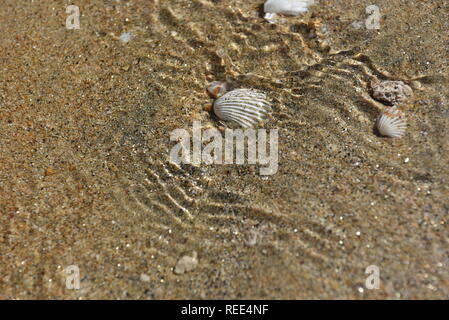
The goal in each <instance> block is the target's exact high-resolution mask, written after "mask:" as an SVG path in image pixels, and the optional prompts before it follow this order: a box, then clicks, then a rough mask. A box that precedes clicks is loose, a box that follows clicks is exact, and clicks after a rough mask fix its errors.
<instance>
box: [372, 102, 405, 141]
mask: <svg viewBox="0 0 449 320" xmlns="http://www.w3.org/2000/svg"><path fill="white" fill-rule="evenodd" d="M377 129H378V130H379V133H380V134H381V135H383V136H387V137H391V138H400V137H402V136H403V135H404V134H405V131H406V129H407V121H406V120H405V116H404V114H403V113H402V112H401V111H400V110H399V109H397V107H392V108H390V110H388V111H385V112H382V113H381V114H380V116H379V118H378V119H377Z"/></svg>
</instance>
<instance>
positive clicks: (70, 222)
mask: <svg viewBox="0 0 449 320" xmlns="http://www.w3.org/2000/svg"><path fill="white" fill-rule="evenodd" d="M64 2H65V1H64ZM76 2H77V3H71V2H70V3H69V2H67V3H64V4H61V2H60V1H33V2H31V1H13V0H6V1H4V2H3V4H2V6H1V9H0V27H1V30H2V36H1V38H0V52H1V61H0V65H1V66H2V72H1V73H0V219H1V221H0V235H1V238H0V254H1V256H0V298H1V299H256V298H257V299H320V298H324V299H418V298H424V299H431V298H436V299H447V298H448V297H449V273H448V270H449V238H448V234H449V233H448V222H449V221H448V213H449V201H448V195H449V187H448V182H449V169H448V163H449V156H448V149H449V148H448V147H449V139H448V137H449V133H448V131H447V128H448V125H449V90H448V82H449V81H448V80H449V67H448V66H449V64H448V61H449V51H448V50H449V49H448V43H449V35H448V30H449V4H448V3H447V1H444V0H434V1H399V0H388V1H387V0H376V1H375V3H374V4H376V5H377V6H378V7H379V8H380V12H381V14H382V19H381V21H380V29H379V30H367V29H366V28H365V27H364V26H363V23H364V21H365V19H366V18H367V16H368V15H367V13H366V12H365V7H366V6H367V5H371V4H373V3H372V1H356V0H346V1H332V2H331V1H317V2H318V3H317V4H316V5H315V6H313V7H312V8H311V10H310V12H309V13H307V14H305V15H302V16H300V17H286V18H285V22H282V23H279V24H276V25H270V24H268V23H267V22H266V21H264V19H263V18H262V15H261V5H262V4H263V1H254V0H245V1H244V0H234V1H232V0H231V1H212V0H210V1H209V0H192V1H190V0H166V1H162V0H159V1H158V0H152V1H143V0H141V1H76ZM68 4H76V5H78V6H79V8H80V12H81V18H80V29H79V30H67V29H66V28H65V21H66V17H67V16H68V14H66V13H65V9H66V5H68ZM124 32H131V33H132V38H131V40H130V41H129V42H128V43H123V42H121V41H120V35H121V34H122V33H124ZM213 80H221V81H227V82H229V84H230V85H231V87H234V88H256V89H259V90H262V91H264V92H265V93H266V94H267V95H268V96H269V97H270V99H271V100H272V101H273V109H274V110H273V114H272V118H271V119H270V120H269V121H268V122H267V123H266V124H265V128H267V129H278V130H279V170H278V172H277V174H275V175H273V176H269V177H265V178H264V177H261V176H260V175H259V174H258V167H257V166H253V165H243V166H236V165H210V166H204V165H201V166H191V165H182V166H175V165H173V164H170V163H169V161H168V160H169V153H170V149H171V148H172V146H173V145H174V144H173V142H170V132H171V131H172V130H173V129H176V128H186V129H189V128H191V126H192V122H193V121H194V120H200V121H201V122H202V124H203V126H204V128H206V127H217V126H218V125H219V124H218V122H217V121H216V120H215V119H214V118H213V117H211V114H210V113H208V112H207V111H205V110H204V107H205V106H206V105H208V104H210V103H212V102H213V101H212V100H211V98H210V97H208V96H207V94H205V87H206V85H207V83H208V82H210V81H213ZM378 80H402V81H405V82H408V83H410V84H413V86H414V87H415V89H414V94H413V97H412V98H411V99H410V100H408V101H407V102H406V103H404V104H403V105H401V108H402V109H403V110H404V112H405V114H406V116H407V121H408V131H407V134H406V135H405V136H404V137H403V138H401V139H388V138H384V137H380V136H379V135H378V134H377V133H376V130H375V129H374V124H375V121H376V117H377V115H378V114H379V112H380V111H382V110H385V108H387V107H386V106H384V105H383V104H382V103H380V102H378V101H376V100H374V99H373V98H372V97H371V94H370V83H371V82H372V81H378ZM194 252H195V253H196V254H197V261H198V264H197V265H196V267H195V268H194V269H193V270H191V271H189V272H185V273H182V274H177V273H175V272H174V268H175V266H176V264H177V262H178V261H179V260H180V259H181V258H182V257H183V256H185V255H189V256H194ZM70 265H76V266H78V268H79V271H80V289H79V290H70V289H68V288H67V287H66V279H67V274H66V273H65V269H66V268H67V267H68V266H70ZM370 265H376V266H378V267H379V271H380V279H381V281H380V288H379V289H377V290H368V289H367V288H366V287H365V281H366V278H367V276H368V275H366V274H365V269H366V268H367V267H368V266H370Z"/></svg>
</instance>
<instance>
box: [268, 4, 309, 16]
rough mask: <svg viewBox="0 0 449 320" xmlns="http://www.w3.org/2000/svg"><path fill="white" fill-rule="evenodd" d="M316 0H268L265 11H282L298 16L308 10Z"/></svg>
mask: <svg viewBox="0 0 449 320" xmlns="http://www.w3.org/2000/svg"><path fill="white" fill-rule="evenodd" d="M313 3H314V0H267V1H266V2H265V5H264V12H265V13H282V14H288V15H292V16H298V15H299V14H300V13H304V12H307V10H308V9H309V6H310V5H312V4H313Z"/></svg>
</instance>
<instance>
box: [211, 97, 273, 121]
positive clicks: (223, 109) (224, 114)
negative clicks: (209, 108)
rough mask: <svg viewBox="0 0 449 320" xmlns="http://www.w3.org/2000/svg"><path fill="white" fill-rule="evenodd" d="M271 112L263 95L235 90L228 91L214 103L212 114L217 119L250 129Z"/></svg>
mask: <svg viewBox="0 0 449 320" xmlns="http://www.w3.org/2000/svg"><path fill="white" fill-rule="evenodd" d="M269 111H271V106H270V103H269V102H268V101H267V97H266V95H265V93H263V92H260V91H257V90H254V89H236V90H233V91H230V92H228V93H226V94H224V95H223V96H221V97H220V98H218V99H217V100H216V101H215V103H214V112H215V114H216V115H217V117H218V118H220V119H221V120H225V121H233V122H235V123H237V124H239V125H240V126H242V127H244V128H250V127H253V126H254V125H256V124H257V123H259V122H260V121H262V120H264V119H265V118H266V116H267V114H268V112H269Z"/></svg>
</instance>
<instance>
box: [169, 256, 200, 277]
mask: <svg viewBox="0 0 449 320" xmlns="http://www.w3.org/2000/svg"><path fill="white" fill-rule="evenodd" d="M197 265H198V254H197V253H196V251H193V253H192V255H191V256H188V255H185V256H183V257H182V258H181V259H179V261H178V262H177V263H176V266H175V269H174V270H173V271H174V273H175V274H184V273H186V272H189V271H192V270H194V269H195V268H196V267H197Z"/></svg>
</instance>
